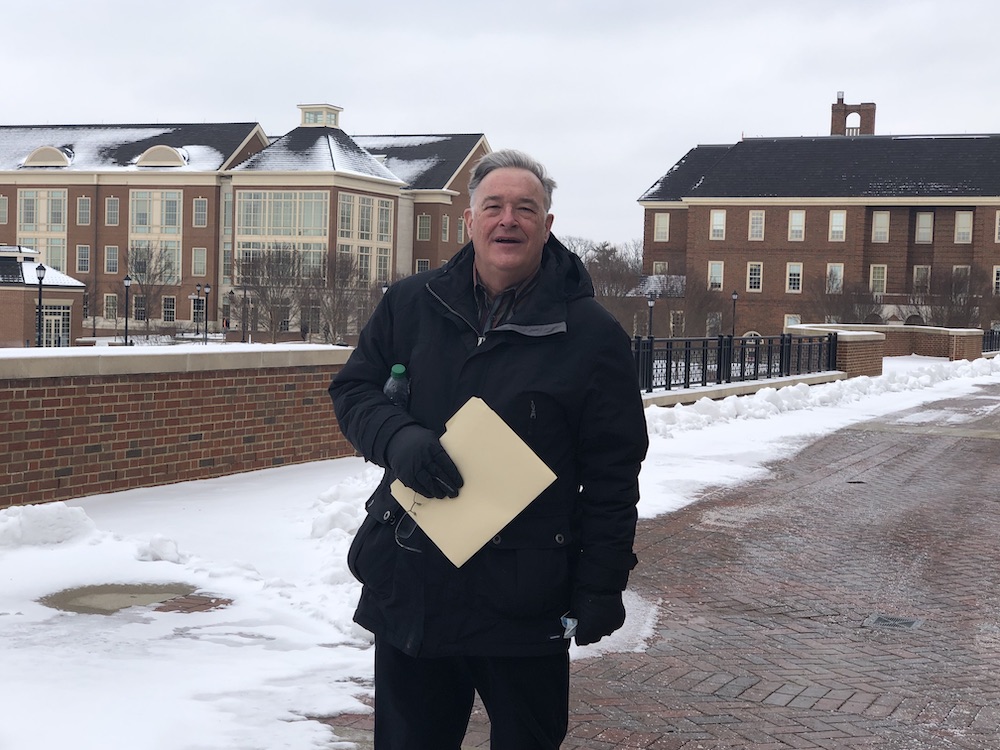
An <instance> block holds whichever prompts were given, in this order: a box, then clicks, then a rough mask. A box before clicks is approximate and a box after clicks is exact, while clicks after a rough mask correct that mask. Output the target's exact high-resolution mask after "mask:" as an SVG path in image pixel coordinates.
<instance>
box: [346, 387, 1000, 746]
mask: <svg viewBox="0 0 1000 750" xmlns="http://www.w3.org/2000/svg"><path fill="white" fill-rule="evenodd" d="M771 468H772V473H771V475H770V476H769V477H767V478H766V479H763V480H761V481H758V482H754V483H750V484H745V485H742V486H740V487H736V488H732V489H724V490H716V491H713V492H711V493H709V494H708V495H707V496H706V497H705V498H704V499H702V500H700V501H699V502H697V503H694V504H692V505H690V506H688V507H686V508H684V509H681V510H679V511H676V512H674V513H671V514H668V515H664V516H662V517H660V518H656V519H651V520H646V521H643V522H641V523H640V529H639V534H638V537H637V541H636V551H637V553H638V555H639V559H640V563H639V567H638V568H637V569H636V571H635V572H634V573H633V577H632V580H631V583H630V587H631V588H632V589H633V590H635V591H636V592H637V593H639V594H640V595H641V596H643V597H645V598H646V599H649V600H652V601H659V603H660V616H659V621H658V627H657V630H656V632H655V635H654V636H653V637H652V638H651V639H650V641H649V645H648V649H647V650H646V651H644V652H642V653H630V654H609V655H605V656H601V657H598V658H594V659H587V660H580V661H576V662H574V663H573V679H572V683H571V696H570V702H571V716H570V730H569V734H568V736H567V738H566V741H565V742H564V743H563V746H562V747H563V750H610V748H651V749H652V750H696V749H704V750H709V749H716V748H756V749H758V750H778V749H782V750H784V749H786V748H877V749H878V748H884V749H886V750H931V749H934V750H936V749H938V748H942V749H944V748H949V749H954V748H974V749H976V750H986V749H987V748H998V747H1000V575H998V573H997V567H998V565H1000V385H993V384H991V385H989V386H983V387H980V388H979V389H978V390H977V392H976V393H974V394H972V395H970V396H965V397H962V398H960V399H954V400H945V401H938V402H934V403H930V404H925V405H923V406H921V407H918V408H915V409H911V410H907V411H902V412H897V413H894V414H891V415H888V416H886V417H882V418H879V419H877V420H874V421H871V422H865V423H860V424H857V425H855V426H853V427H851V428H847V429H844V430H840V431H839V432H836V433H833V434H831V435H829V436H827V437H825V438H822V439H820V440H818V441H817V442H815V443H813V444H811V445H809V446H808V447H806V448H805V449H804V450H803V451H802V452H800V453H799V454H798V455H796V456H794V457H792V458H790V459H787V460H784V461H781V462H778V463H776V464H774V465H772V467H771ZM331 723H332V724H333V725H334V727H335V728H336V730H337V733H338V734H339V735H340V736H341V737H345V738H346V737H347V736H351V737H353V738H355V739H358V740H362V743H361V744H359V747H362V748H363V747H370V745H369V744H367V743H365V742H363V740H364V739H365V738H366V737H370V727H371V717H370V716H364V717H363V716H341V717H337V718H335V719H333V720H332V721H331ZM465 744H466V747H470V748H472V747H476V748H485V747H488V746H489V742H488V723H487V721H486V719H485V717H484V715H483V714H482V712H481V711H477V712H476V714H475V716H474V717H473V722H472V723H471V725H470V727H469V732H468V734H467V736H466V741H465Z"/></svg>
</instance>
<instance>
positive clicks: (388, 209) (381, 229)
mask: <svg viewBox="0 0 1000 750" xmlns="http://www.w3.org/2000/svg"><path fill="white" fill-rule="evenodd" d="M377 241H378V242H380V243H383V244H392V201H388V200H379V202H378V240H377Z"/></svg>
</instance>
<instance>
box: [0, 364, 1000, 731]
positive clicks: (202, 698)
mask: <svg viewBox="0 0 1000 750" xmlns="http://www.w3.org/2000/svg"><path fill="white" fill-rule="evenodd" d="M70 351H72V350H70ZM885 362H886V364H885V374H883V375H882V376H880V377H873V378H867V377H861V378H852V379H850V380H844V381H838V382H835V383H828V384H824V385H818V386H811V387H810V386H805V385H802V386H792V387H787V388H783V389H781V390H776V389H774V388H765V389H764V390H762V391H760V392H758V393H757V394H754V395H750V396H741V397H735V396H734V397H730V398H726V399H724V400H721V401H710V400H708V399H707V398H706V399H702V400H701V401H699V402H697V403H695V404H691V405H688V406H674V407H669V408H664V407H657V406H649V407H648V408H647V410H646V414H647V422H648V425H649V433H650V441H651V444H650V451H649V455H648V457H647V459H646V462H645V464H644V465H643V469H642V474H641V476H640V483H641V490H642V501H641V504H640V513H641V515H642V516H643V517H644V518H649V517H652V516H656V515H658V514H662V513H667V512H670V511H672V510H674V509H677V508H680V507H683V506H684V505H686V504H689V503H692V502H695V501H697V500H698V499H699V498H701V497H704V496H706V494H708V493H710V492H712V491H713V490H715V489H717V488H719V487H723V486H731V485H735V484H738V483H742V482H746V481H749V480H753V479H757V478H760V477H762V476H765V475H766V474H767V472H768V469H767V464H768V462H771V461H774V460H776V459H778V458H784V457H788V456H790V455H793V454H794V453H796V452H797V451H798V450H800V449H802V448H803V447H804V446H805V445H807V444H809V443H810V442H811V441H813V440H815V439H817V438H819V437H821V436H822V435H825V434H828V433H830V432H832V431H834V430H837V429H839V428H841V427H845V426H847V425H850V424H853V423H856V422H859V421H863V420H866V419H871V418H874V417H877V416H880V415H884V414H888V413H891V412H895V411H900V410H904V409H908V408H911V407H915V406H919V405H921V404H932V403H933V402H934V401H937V400H940V399H944V398H951V397H956V396H960V395H963V394H971V393H974V392H975V390H976V389H977V387H978V386H979V385H982V384H989V383H992V384H996V383H998V382H1000V359H993V360H987V359H981V360H976V361H975V362H947V361H945V360H939V359H931V358H926V357H902V358H892V359H887V360H886V361H885ZM984 408H986V407H985V406H984ZM989 408H994V407H993V406H990V407H989ZM932 409H933V407H928V409H927V412H928V413H930V412H931V411H932ZM913 419H919V416H916V415H915V416H914V417H913ZM379 473H380V472H379V470H377V469H376V468H375V467H373V466H372V465H371V464H366V463H365V462H364V461H362V460H361V459H357V458H344V459H338V460H334V461H323V462H317V463H311V464H303V465H299V466H288V467H281V468H277V469H272V470H267V471H260V472H253V473H247V474H242V475H236V476H231V477H223V478H218V479H210V480H204V481H199V482H188V483H183V484H175V485H168V486H163V487H155V488H148V489H138V490H128V491H125V492H118V493H112V494H107V495H99V496H94V497H87V498H81V499H77V500H74V501H71V502H67V503H52V504H47V505H39V506H25V507H14V508H8V509H6V510H3V511H0V664H3V678H4V679H3V680H0V705H2V706H3V707H4V714H3V719H2V720H0V748H3V750H46V749H48V748H57V747H73V748H75V750H98V749H99V748H100V749H101V750H103V749H104V748H107V747H129V748H132V749H133V750H207V749H208V748H212V749H213V750H219V749H226V748H233V749H236V748H239V749H240V750H251V749H253V750H256V749H257V748H260V749H261V750H263V749H264V748H296V749H297V750H301V749H304V748H321V747H322V748H332V747H347V746H349V745H347V744H344V745H340V744H339V743H337V742H331V737H330V731H329V729H328V728H327V727H326V726H324V725H322V724H319V723H317V722H314V721H309V720H307V719H306V718H305V717H308V716H325V715H331V714H336V713H338V712H344V711H366V710H367V709H366V708H365V706H364V704H363V703H361V701H360V698H361V697H363V696H365V695H366V694H368V692H369V691H370V680H371V677H372V650H371V648H370V637H369V634H368V633H366V632H365V631H364V630H362V629H360V628H358V627H357V626H356V625H354V624H353V623H352V621H351V615H352V613H353V609H354V605H355V602H356V600H357V596H358V593H359V590H360V587H359V585H358V584H357V583H356V582H355V581H354V580H353V579H352V578H351V576H350V574H349V572H348V571H347V569H346V565H345V556H346V552H347V548H348V545H349V544H350V540H351V537H352V535H353V533H354V532H355V530H356V529H357V527H358V525H359V524H360V522H361V519H362V515H363V512H364V510H363V507H364V501H365V499H366V498H367V497H368V496H369V494H370V493H371V492H372V491H373V490H374V488H375V486H376V484H377V482H378V478H379ZM111 583H123V584H129V583H186V584H189V585H191V586H194V587H196V588H197V589H198V590H199V591H201V592H204V593H206V594H209V595H212V596H217V597H222V598H225V599H230V600H232V604H230V605H229V606H226V607H224V608H220V609H215V610H211V611H208V612H200V613H189V614H183V613H167V612H156V611H155V609H154V607H152V606H151V607H132V608H129V609H125V610H122V611H120V612H118V613H116V614H112V615H90V614H74V613H69V612H61V611H57V610H54V609H50V608H48V607H46V606H45V605H43V604H41V603H39V601H38V600H39V599H41V598H42V597H44V596H46V595H49V594H52V593H55V592H58V591H61V590H65V589H67V588H72V587H77V586H85V585H97V584H111ZM626 594H627V602H626V603H627V607H628V610H629V620H628V622H627V624H626V627H625V628H624V629H623V630H621V631H619V632H618V633H616V634H615V635H614V636H612V637H611V638H608V639H605V640H604V641H602V642H600V643H598V644H595V645H594V646H588V647H584V648H577V647H575V646H574V647H573V648H572V651H571V655H572V656H573V658H582V657H588V656H593V655H596V654H599V653H603V652H607V651H612V650H617V651H642V650H643V649H644V648H645V644H646V641H647V639H649V638H650V637H651V636H652V633H653V627H654V625H655V622H656V617H657V607H658V605H659V602H653V601H644V600H642V599H641V598H640V597H638V596H637V595H635V594H633V593H632V592H626Z"/></svg>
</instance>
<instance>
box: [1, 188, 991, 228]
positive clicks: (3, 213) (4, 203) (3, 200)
mask: <svg viewBox="0 0 1000 750" xmlns="http://www.w3.org/2000/svg"><path fill="white" fill-rule="evenodd" d="M6 223H7V196H6V195H0V224H6ZM997 226H998V227H1000V211H997ZM998 232H1000V230H998ZM997 237H1000V233H998V234H997Z"/></svg>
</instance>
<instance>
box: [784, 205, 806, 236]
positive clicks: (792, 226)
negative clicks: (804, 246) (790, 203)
mask: <svg viewBox="0 0 1000 750" xmlns="http://www.w3.org/2000/svg"><path fill="white" fill-rule="evenodd" d="M793 216H801V217H802V224H801V226H799V227H796V226H795V224H794V223H793V222H792V217H793ZM794 232H801V233H802V236H801V237H796V236H794V234H793V233H794ZM805 239H806V212H805V211H804V210H803V209H800V208H793V209H790V210H789V211H788V241H789V242H805Z"/></svg>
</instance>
